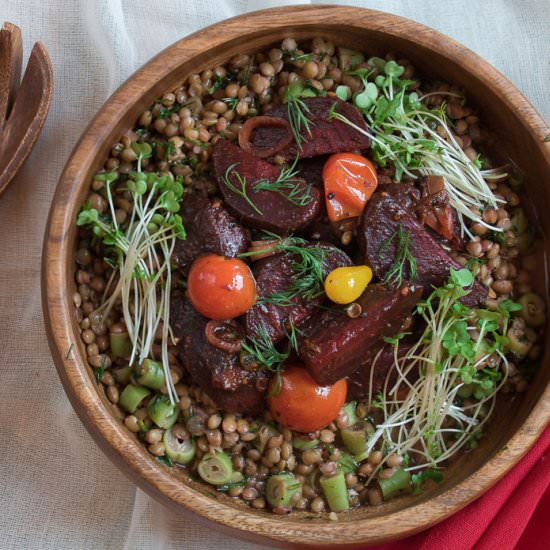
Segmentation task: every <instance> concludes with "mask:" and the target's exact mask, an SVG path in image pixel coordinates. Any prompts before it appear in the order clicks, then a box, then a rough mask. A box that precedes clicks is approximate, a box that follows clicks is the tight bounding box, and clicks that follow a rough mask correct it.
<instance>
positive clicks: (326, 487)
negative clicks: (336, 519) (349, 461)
mask: <svg viewBox="0 0 550 550" xmlns="http://www.w3.org/2000/svg"><path fill="white" fill-rule="evenodd" d="M319 483H320V484H321V488H322V489H323V493H324V494H325V498H326V499H327V502H328V505H329V508H330V510H331V512H343V511H344V510H347V509H348V508H349V499H348V490H347V488H346V479H345V477H344V472H337V473H336V474H334V475H333V476H330V477H326V476H322V477H321V478H320V479H319Z"/></svg>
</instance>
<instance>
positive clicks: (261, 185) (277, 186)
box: [254, 157, 313, 206]
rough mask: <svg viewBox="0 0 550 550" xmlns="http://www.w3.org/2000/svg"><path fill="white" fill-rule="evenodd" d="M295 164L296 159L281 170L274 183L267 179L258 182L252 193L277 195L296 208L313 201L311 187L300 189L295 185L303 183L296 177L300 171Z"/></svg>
mask: <svg viewBox="0 0 550 550" xmlns="http://www.w3.org/2000/svg"><path fill="white" fill-rule="evenodd" d="M297 163H298V157H296V159H295V160H294V162H293V163H292V164H291V165H290V166H288V167H285V168H282V169H281V172H280V174H279V175H278V176H277V179H276V180H274V181H269V180H267V179H261V180H258V181H257V182H256V183H255V184H254V192H255V193H258V192H259V191H273V192H274V193H279V194H280V195H282V196H283V197H284V198H285V199H287V200H288V201H289V202H291V203H292V204H294V205H296V206H307V205H308V204H309V203H310V202H311V201H312V200H313V197H312V196H311V187H312V186H311V184H308V185H306V186H305V187H302V188H300V187H299V186H298V185H297V184H298V183H299V182H301V181H303V180H300V179H298V178H297V177H296V176H297V175H298V174H299V172H300V170H299V169H298V168H296V165H297Z"/></svg>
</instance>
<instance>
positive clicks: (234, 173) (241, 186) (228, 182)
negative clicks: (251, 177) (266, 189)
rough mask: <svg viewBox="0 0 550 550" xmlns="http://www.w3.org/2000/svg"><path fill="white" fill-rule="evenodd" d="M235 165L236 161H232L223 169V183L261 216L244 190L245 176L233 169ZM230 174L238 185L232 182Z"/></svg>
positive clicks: (260, 212)
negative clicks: (232, 162)
mask: <svg viewBox="0 0 550 550" xmlns="http://www.w3.org/2000/svg"><path fill="white" fill-rule="evenodd" d="M236 166H237V163H234V164H232V165H231V166H229V167H228V168H227V170H226V171H225V175H224V176H223V178H222V181H223V183H224V185H225V186H226V187H227V188H228V189H229V190H230V191H232V192H233V193H235V194H236V195H239V196H240V197H242V198H243V199H244V200H245V201H246V202H247V203H248V204H249V205H250V208H252V210H254V212H256V213H257V214H259V215H260V216H263V213H262V211H261V210H260V209H259V208H258V207H257V206H256V205H255V204H254V203H253V202H252V200H251V198H250V197H249V196H248V192H247V190H246V178H243V177H242V176H241V175H240V174H239V172H237V170H235V167H236ZM231 176H233V177H234V178H235V180H237V183H238V185H239V186H238V187H237V186H236V185H235V184H233V182H232V181H231Z"/></svg>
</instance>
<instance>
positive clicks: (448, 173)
mask: <svg viewBox="0 0 550 550" xmlns="http://www.w3.org/2000/svg"><path fill="white" fill-rule="evenodd" d="M368 63H369V64H370V65H371V66H372V67H374V68H376V69H377V70H378V71H379V73H380V74H378V75H377V76H376V77H374V81H372V80H369V79H370V78H371V73H370V72H368V71H367V69H359V70H358V72H357V75H358V76H359V77H360V78H361V80H362V82H363V90H362V91H360V92H359V93H357V94H355V96H354V103H355V105H356V106H357V107H358V108H359V109H360V110H361V112H362V113H363V115H364V116H365V119H366V121H367V124H368V126H369V127H370V129H365V128H364V127H360V126H358V125H356V124H354V123H353V122H351V121H350V120H349V119H348V118H346V117H345V116H344V115H342V114H341V113H338V112H337V111H336V109H335V106H333V108H332V109H331V110H330V113H329V119H335V120H339V121H340V122H343V123H345V124H348V125H349V126H351V127H352V128H354V129H355V130H357V131H358V132H360V133H362V134H364V135H366V136H368V137H369V138H370V139H371V141H372V150H373V155H374V159H375V160H376V162H377V163H378V164H379V165H380V166H382V167H384V166H387V164H388V162H392V163H393V164H394V166H395V178H396V179H397V181H400V180H401V179H402V178H403V177H404V176H406V177H408V178H411V179H416V178H417V177H418V176H424V175H434V176H443V178H444V181H445V190H446V191H447V194H448V195H449V200H450V203H451V205H452V206H453V207H454V208H455V209H456V211H457V213H458V216H459V220H460V224H461V230H462V233H463V234H464V233H466V234H467V235H469V236H472V235H471V232H470V231H469V229H468V228H467V227H466V223H465V218H467V219H470V220H474V221H476V222H478V223H481V224H482V225H484V226H486V227H488V228H489V229H492V230H497V231H499V229H498V228H495V227H493V226H491V225H490V224H488V223H486V222H485V221H484V220H483V219H482V218H481V216H480V212H482V211H483V210H484V209H485V208H487V207H491V208H498V207H499V204H500V203H502V202H503V200H502V199H500V198H498V197H497V196H495V194H494V193H493V191H492V190H491V188H490V187H489V184H488V182H489V181H491V180H500V179H503V178H505V177H507V175H508V174H506V173H505V172H503V171H502V170H501V169H482V167H481V164H480V161H479V160H478V159H474V160H473V161H472V160H470V159H469V158H468V157H467V156H466V154H465V153H464V151H463V150H462V148H461V147H460V145H459V144H458V142H457V141H456V139H455V137H454V135H453V132H452V130H451V127H450V126H451V124H450V122H449V121H448V119H447V116H446V115H445V104H442V106H441V107H440V108H437V109H429V108H427V107H426V106H425V105H424V104H423V103H422V99H424V97H427V96H424V97H422V98H421V97H419V96H418V94H417V93H416V92H414V91H409V88H410V85H411V84H412V81H410V80H403V79H401V78H400V77H401V76H402V75H403V72H404V67H402V66H400V65H399V64H397V63H396V62H395V61H387V62H386V61H384V60H383V59H380V58H371V59H370V60H369V62H368Z"/></svg>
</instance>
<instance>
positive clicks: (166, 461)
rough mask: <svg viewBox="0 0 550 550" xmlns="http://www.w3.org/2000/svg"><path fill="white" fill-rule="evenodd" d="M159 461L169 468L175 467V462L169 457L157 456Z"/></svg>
mask: <svg viewBox="0 0 550 550" xmlns="http://www.w3.org/2000/svg"><path fill="white" fill-rule="evenodd" d="M157 460H158V461H159V462H161V463H162V464H164V465H165V466H168V467H169V468H172V467H173V466H174V461H173V460H172V459H171V458H170V457H169V456H168V455H162V456H157Z"/></svg>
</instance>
